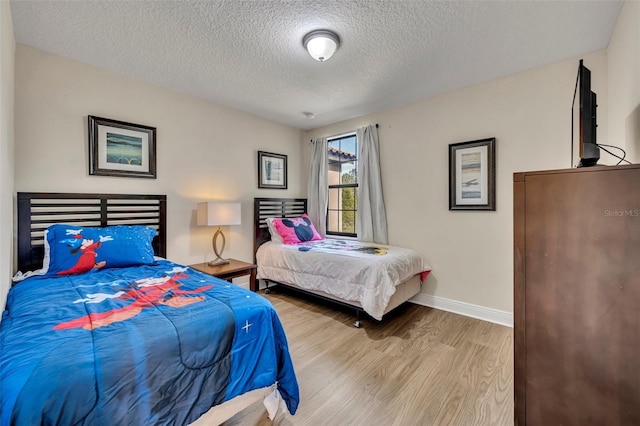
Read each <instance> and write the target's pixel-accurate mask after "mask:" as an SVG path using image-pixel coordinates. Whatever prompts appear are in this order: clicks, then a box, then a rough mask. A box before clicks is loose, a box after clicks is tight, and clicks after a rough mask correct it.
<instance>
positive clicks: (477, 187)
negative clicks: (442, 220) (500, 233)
mask: <svg viewBox="0 0 640 426" xmlns="http://www.w3.org/2000/svg"><path fill="white" fill-rule="evenodd" d="M495 158H496V138H489V139H480V140H477V141H471V142H460V143H454V144H450V145H449V210H492V211H495V209H496V162H495Z"/></svg>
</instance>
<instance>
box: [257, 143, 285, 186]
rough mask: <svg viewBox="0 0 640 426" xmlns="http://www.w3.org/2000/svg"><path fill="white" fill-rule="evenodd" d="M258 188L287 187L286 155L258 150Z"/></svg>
mask: <svg viewBox="0 0 640 426" xmlns="http://www.w3.org/2000/svg"><path fill="white" fill-rule="evenodd" d="M258 188H271V189H287V156H286V155H283V154H274V153H272V152H264V151H258Z"/></svg>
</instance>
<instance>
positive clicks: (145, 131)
mask: <svg viewBox="0 0 640 426" xmlns="http://www.w3.org/2000/svg"><path fill="white" fill-rule="evenodd" d="M89 174H90V175H101V176H124V177H141V178H152V179H155V178H156V128H155V127H149V126H142V125H140V124H133V123H126V122H124V121H116V120H109V119H107V118H100V117H95V116H92V115H90V116H89Z"/></svg>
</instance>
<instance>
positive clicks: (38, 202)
mask: <svg viewBox="0 0 640 426" xmlns="http://www.w3.org/2000/svg"><path fill="white" fill-rule="evenodd" d="M166 205H167V196H166V195H133V194H86V193H60V192H56V193H53V192H51V193H47V192H18V269H19V270H20V271H23V272H24V271H32V270H35V269H39V268H41V267H42V259H43V257H44V231H45V229H47V227H48V226H50V225H53V224H56V223H68V224H73V225H76V226H102V227H104V226H109V225H146V226H150V227H152V228H155V229H156V230H157V231H158V233H157V235H156V237H155V238H154V240H153V249H154V252H155V254H156V255H157V256H162V257H166V256H167V232H166V231H167V208H166Z"/></svg>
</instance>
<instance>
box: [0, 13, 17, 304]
mask: <svg viewBox="0 0 640 426" xmlns="http://www.w3.org/2000/svg"><path fill="white" fill-rule="evenodd" d="M15 49H16V42H15V37H14V35H13V21H12V19H11V7H10V5H9V2H8V1H3V2H0V311H3V310H4V305H5V301H6V295H7V291H9V287H10V286H11V275H12V273H13V268H12V265H13V264H12V254H13V187H14V186H13V149H14V141H13V127H14V125H13V96H14V65H15Z"/></svg>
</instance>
